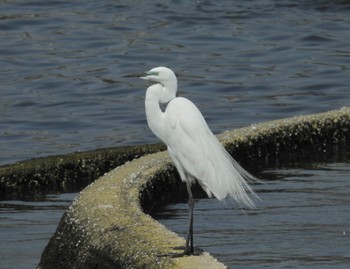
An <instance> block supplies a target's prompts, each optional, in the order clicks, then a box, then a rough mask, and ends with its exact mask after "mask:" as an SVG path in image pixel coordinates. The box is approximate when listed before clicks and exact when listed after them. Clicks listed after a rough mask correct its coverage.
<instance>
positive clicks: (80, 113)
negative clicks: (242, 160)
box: [0, 0, 350, 268]
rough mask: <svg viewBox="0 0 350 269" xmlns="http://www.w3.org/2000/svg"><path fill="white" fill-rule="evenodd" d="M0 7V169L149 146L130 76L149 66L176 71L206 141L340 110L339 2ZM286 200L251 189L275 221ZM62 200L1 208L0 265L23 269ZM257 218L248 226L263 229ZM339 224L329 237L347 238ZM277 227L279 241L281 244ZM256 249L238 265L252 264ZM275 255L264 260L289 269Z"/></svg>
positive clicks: (342, 40)
mask: <svg viewBox="0 0 350 269" xmlns="http://www.w3.org/2000/svg"><path fill="white" fill-rule="evenodd" d="M0 10H1V11H0V40H1V42H0V43H1V46H0V91H1V95H0V165H2V164H6V163H12V162H16V161H19V160H24V159H30V158H34V157H41V156H47V155H57V154H64V153H70V152H72V151H81V150H88V149H96V148H101V147H109V146H122V145H133V144H142V143H153V142H158V140H157V139H156V138H155V137H154V136H153V135H152V133H151V132H150V130H149V129H148V126H147V124H146V120H145V114H144V104H143V102H144V94H145V88H146V86H147V85H146V84H145V82H144V81H141V80H138V79H134V78H130V77H126V75H128V74H133V73H139V72H142V71H145V70H148V69H150V68H152V67H155V66H159V65H165V66H169V67H171V68H173V69H174V70H175V71H176V72H177V74H178V76H179V80H180V82H179V86H180V95H182V96H185V97H188V98H190V99H191V100H193V101H194V102H195V103H196V104H197V105H198V107H199V108H200V109H201V110H202V112H203V114H204V116H205V117H206V119H207V121H208V123H209V125H210V127H211V128H212V130H213V131H214V132H215V133H220V132H222V131H225V130H228V129H234V128H238V127H242V126H246V125H249V124H252V123H257V122H262V121H267V120H272V119H277V118H283V117H289V116H294V115H300V114H309V113H316V112H322V111H327V110H330V109H338V108H340V107H343V106H347V105H349V101H350V91H349V73H350V71H349V70H350V64H349V59H350V58H349V57H350V49H349V48H350V34H349V33H350V31H349V30H350V29H349V28H350V16H349V13H350V4H349V2H348V1H341V0H336V1H311V0H310V1H292V0H278V1H277V0H275V1H273V0H261V1H260V0H259V1H257V0H254V1H229V0H226V1H201V0H198V1H197V0H193V1H180V0H178V1H176V0H165V1H161V2H155V1H136V0H131V1H107V0H101V1H91V0H90V1H89V0H86V1H79V0H76V1H68V2H67V1H62V0H56V1H34V0H26V1H24V0H14V1H0ZM276 182H277V181H276ZM276 184H277V183H276ZM281 184H282V183H281ZM269 186H272V185H269ZM274 186H277V185H274ZM282 194H286V193H279V192H276V193H274V192H271V193H261V195H262V196H263V198H264V201H263V202H262V203H263V204H262V206H264V208H265V209H264V210H265V211H268V209H269V208H275V209H274V210H275V212H276V216H279V215H277V213H278V214H284V213H285V212H284V211H283V210H288V208H289V207H288V205H284V207H281V208H279V205H280V203H281V202H283V203H287V202H288V201H289V200H286V199H285V197H286V196H283V199H282V197H280V199H278V195H282ZM287 194H288V196H287V197H288V199H291V200H290V201H289V202H292V201H293V199H292V198H291V197H290V196H289V195H290V194H291V193H289V192H288V193H287ZM267 195H271V198H269V197H266V196H267ZM73 196H74V195H73ZM71 198H72V197H69V198H67V199H66V198H63V200H64V201H63V202H62V203H61V202H60V201H59V202H56V201H52V199H53V198H52V197H49V198H48V199H49V200H50V201H49V202H47V201H41V202H23V201H17V202H11V203H10V202H6V201H5V202H2V211H1V218H2V221H1V225H2V226H1V229H2V231H1V235H0V236H1V246H2V248H1V252H0V256H1V258H2V267H3V266H5V264H8V265H9V268H14V267H16V268H20V267H21V266H23V267H22V268H33V265H34V264H36V263H37V261H38V260H39V257H40V254H41V252H42V250H43V247H44V246H45V245H46V243H47V240H48V238H49V237H50V235H51V233H52V232H53V231H54V229H55V227H56V225H57V223H58V219H59V218H60V216H61V215H62V210H63V208H65V206H66V204H68V201H69V200H70V199H71ZM272 198H275V199H276V200H271V199H272ZM57 199H58V200H60V199H61V198H59V197H58V198H57ZM272 201H273V202H274V204H272ZM211 202H213V203H214V205H210V204H207V205H206V206H207V207H208V208H210V207H211V206H214V207H215V206H217V207H220V208H222V205H221V204H217V203H216V202H214V201H212V200H203V201H200V202H199V205H198V206H200V205H201V203H204V205H205V204H206V203H211ZM12 203H13V204H12ZM45 203H49V204H50V206H46V205H45ZM264 203H271V204H270V205H269V204H264ZM198 209H199V210H200V208H198V207H197V210H198ZM230 210H231V209H230ZM339 210H344V211H345V210H346V208H345V209H344V207H343V206H341V204H340V205H339ZM230 212H231V211H230ZM233 212H235V214H236V215H242V212H240V211H233ZM257 214H262V213H257ZM266 214H267V215H268V213H266ZM246 215H247V218H246V221H247V222H248V219H249V217H250V212H246ZM322 216H323V215H320V216H319V217H320V218H321V217H322ZM258 217H259V216H257V218H258ZM270 217H271V216H270ZM234 219H235V220H236V219H237V218H234ZM258 220H259V221H257V222H256V223H255V226H254V229H257V228H259V229H267V230H266V231H269V230H268V228H269V226H266V227H265V226H261V224H260V221H261V219H260V218H259V219H258ZM321 220H322V218H321ZM241 221H242V219H240V220H237V223H236V224H235V225H240V224H239V223H241ZM197 225H198V224H197ZM247 225H248V224H247ZM250 225H252V224H250ZM272 228H273V227H272ZM254 229H252V230H251V231H249V232H254ZM180 230H182V229H180ZM341 230H344V229H342V228H341V227H340V228H339V233H338V232H337V233H336V232H334V233H333V234H334V235H335V236H336V238H338V239H341V238H347V237H346V236H347V233H346V236H345V237H344V236H343V237H342V236H341V235H340V234H341V232H342V231H341ZM235 231H237V230H235ZM259 231H260V230H259ZM337 231H338V230H337ZM197 232H198V231H197ZM261 232H262V231H261ZM272 232H273V233H274V234H275V233H277V232H279V231H278V230H277V231H275V230H274V231H272ZM284 232H285V234H286V235H285V234H283V233H282V234H279V237H277V239H278V240H277V239H276V240H277V241H278V242H280V241H283V242H284V243H283V244H288V241H285V240H282V239H283V238H284V237H283V236H287V235H288V233H289V230H284ZM311 232H314V231H311ZM277 234H278V233H277ZM10 235H15V237H13V238H14V239H12V237H11V236H10ZM316 235H317V234H316ZM316 235H315V234H314V233H311V236H316ZM326 235H327V236H328V235H329V233H328V232H327V233H326ZM244 236H246V234H244ZM264 236H265V237H266V238H267V239H268V238H269V237H271V236H268V234H264ZM254 238H256V240H259V239H260V240H261V237H258V236H255V237H254ZM293 238H294V237H293ZM236 239H237V238H236ZM243 239H244V238H243ZM267 239H266V240H267ZM250 241H252V240H250ZM250 241H249V240H246V242H248V243H250ZM278 242H277V243H278ZM316 242H317V241H316ZM336 242H337V243H338V241H336ZM275 244H276V242H275ZM202 245H204V247H205V244H202ZM3 246H4V247H3ZM254 246H255V245H254ZM268 246H270V245H268ZM260 247H261V248H262V249H260V250H259V249H257V252H259V251H266V253H274V252H272V251H270V250H266V249H265V250H264V249H263V248H264V246H263V245H261V246H260ZM271 247H272V248H273V250H276V249H277V250H279V248H278V247H277V246H276V245H273V244H272V245H271ZM335 247H336V245H334V246H332V249H334V248H335ZM265 248H266V246H265ZM241 249H242V241H241V242H240V244H239V247H237V251H240V250H241ZM252 249H253V250H254V248H250V247H249V248H248V247H247V249H246V251H247V252H248V254H249V255H248V257H247V260H248V261H247V262H246V263H248V264H249V263H252V266H253V267H254V264H255V263H254V262H255V261H254V259H255V258H254V257H253V258H252V255H250V254H251V251H252ZM283 249H284V248H282V249H281V251H282V250H283ZM207 250H208V251H212V249H207ZM221 251H222V249H221ZM213 253H214V254H215V251H213ZM292 253H296V252H295V251H293V252H292ZM216 254H219V253H216ZM296 254H297V253H296ZM296 254H295V255H296ZM302 254H303V252H302ZM254 255H255V254H254ZM254 255H253V256H254ZM284 255H285V253H280V252H277V254H276V257H271V256H268V255H267V254H266V255H265V256H264V257H265V258H266V257H267V258H268V259H272V260H277V262H276V263H275V264H277V265H276V266H278V264H279V263H282V264H286V263H287V262H288V261H289V262H290V265H291V266H292V267H293V265H294V264H293V261H290V260H288V259H286V263H283V257H285V256H284ZM340 255H342V254H340ZM3 256H4V257H5V258H6V259H5V258H4V259H3ZM305 256H306V257H311V255H304V256H301V257H305ZM232 257H233V258H232V259H234V260H235V262H237V261H238V262H239V261H242V263H244V257H246V256H241V255H238V256H232ZM281 257H282V258H281ZM287 257H289V256H287ZM336 257H342V256H336ZM19 259H21V261H19ZM256 259H257V260H259V258H256ZM300 259H301V258H300V256H298V255H296V256H295V259H294V262H296V263H297V262H298V261H299V260H300ZM5 260H6V261H5ZM3 261H5V262H3ZM17 261H18V262H17ZM346 261H347V260H346ZM262 263H263V264H265V262H264V260H262ZM320 263H322V260H321V261H320ZM325 263H326V262H325ZM255 265H256V264H255ZM332 268H334V267H332Z"/></svg>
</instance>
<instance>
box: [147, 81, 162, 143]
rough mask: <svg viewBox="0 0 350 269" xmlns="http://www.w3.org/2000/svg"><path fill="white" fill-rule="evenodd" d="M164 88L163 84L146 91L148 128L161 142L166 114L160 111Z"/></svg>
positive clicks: (155, 85)
mask: <svg viewBox="0 0 350 269" xmlns="http://www.w3.org/2000/svg"><path fill="white" fill-rule="evenodd" d="M162 91H163V86H162V85H161V84H154V85H152V86H150V87H148V89H147V91H146V99H145V108H146V117H147V123H148V126H149V127H150V128H151V130H152V132H153V133H154V134H155V135H156V136H157V137H158V138H160V139H161V140H163V139H162V137H161V134H163V133H164V132H163V128H164V127H163V126H164V124H163V121H164V113H163V111H162V110H161V109H160V106H159V103H160V100H159V97H161V96H162Z"/></svg>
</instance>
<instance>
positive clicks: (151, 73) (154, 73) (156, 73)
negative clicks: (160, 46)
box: [147, 71, 159, 76]
mask: <svg viewBox="0 0 350 269" xmlns="http://www.w3.org/2000/svg"><path fill="white" fill-rule="evenodd" d="M158 75H159V72H155V71H149V72H147V76H158Z"/></svg>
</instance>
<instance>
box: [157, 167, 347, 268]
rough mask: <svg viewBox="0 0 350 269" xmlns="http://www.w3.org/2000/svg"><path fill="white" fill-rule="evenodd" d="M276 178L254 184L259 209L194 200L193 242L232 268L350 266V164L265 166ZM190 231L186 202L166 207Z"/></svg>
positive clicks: (176, 224)
mask: <svg viewBox="0 0 350 269" xmlns="http://www.w3.org/2000/svg"><path fill="white" fill-rule="evenodd" d="M263 175H264V177H265V178H269V179H271V178H274V179H275V180H273V181H269V182H267V183H266V184H263V185H259V186H256V190H257V192H258V194H259V196H260V197H261V198H262V201H260V202H258V203H257V206H258V207H257V209H256V210H244V211H243V210H241V209H239V208H237V206H235V205H234V204H233V203H230V202H227V203H226V204H223V203H221V202H219V201H217V200H215V199H201V200H198V201H197V203H196V205H195V215H194V234H195V237H194V241H195V244H196V245H197V246H199V247H200V248H202V249H203V250H205V251H208V252H210V253H211V254H212V255H214V256H215V257H216V258H218V260H220V261H222V262H224V263H225V264H226V265H228V266H229V267H230V268H329V269H330V268H344V269H346V268H349V266H350V208H349V204H350V196H349V193H350V178H349V175H350V166H349V164H348V163H333V164H318V165H316V164H315V165H314V167H310V168H303V169H301V168H295V169H278V170H271V171H265V172H264V173H263ZM158 219H159V221H160V222H162V223H163V224H165V225H166V226H167V227H168V228H169V229H171V230H173V231H175V232H177V233H179V234H180V235H182V236H184V237H185V235H186V231H187V223H188V221H187V219H188V205H187V204H186V203H179V204H175V205H170V206H167V207H166V208H165V209H164V210H163V211H162V212H161V213H160V214H159V215H158Z"/></svg>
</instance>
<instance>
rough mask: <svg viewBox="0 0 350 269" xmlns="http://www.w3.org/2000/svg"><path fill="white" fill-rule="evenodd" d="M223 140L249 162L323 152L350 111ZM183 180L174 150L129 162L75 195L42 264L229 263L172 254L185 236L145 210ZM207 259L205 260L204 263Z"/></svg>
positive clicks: (346, 124)
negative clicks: (174, 160) (173, 158)
mask: <svg viewBox="0 0 350 269" xmlns="http://www.w3.org/2000/svg"><path fill="white" fill-rule="evenodd" d="M220 139H221V140H222V141H223V143H224V144H225V146H226V147H227V148H228V149H229V151H230V152H232V153H234V156H235V158H236V159H238V160H240V161H241V162H243V163H246V164H250V165H252V164H262V165H264V164H270V163H271V162H272V163H273V162H280V161H281V160H283V158H284V156H285V155H289V156H290V155H293V156H298V157H297V158H298V160H299V159H300V156H306V153H307V152H312V153H313V154H312V155H307V156H315V155H322V154H324V153H325V152H328V151H330V150H336V149H337V147H338V149H339V148H342V147H343V146H344V145H346V144H347V143H348V141H349V139H350V109H349V108H343V109H341V110H337V111H332V112H328V113H323V114H318V115H311V116H301V117H295V118H291V119H285V120H280V121H273V122H268V123H263V124H258V125H254V126H250V127H247V128H243V129H239V130H235V131H231V132H226V133H224V134H222V135H220ZM181 186H182V185H181V183H180V180H179V179H178V178H177V174H176V172H175V171H174V169H173V167H172V166H171V164H170V160H169V158H168V156H167V153H166V152H160V153H156V154H151V155H147V156H145V157H141V158H140V159H137V160H134V161H132V162H129V163H126V164H124V165H122V166H120V167H119V168H117V169H115V170H113V171H111V172H110V173H108V174H106V175H105V176H103V177H101V178H100V179H98V180H97V181H95V182H94V183H92V184H91V185H90V186H89V187H87V188H86V189H85V190H84V191H83V192H82V193H81V194H80V196H79V197H78V198H77V199H76V200H75V201H74V203H73V204H72V205H71V206H70V208H69V209H68V210H67V212H66V213H65V215H64V217H63V218H62V220H61V223H60V224H59V227H58V229H57V231H56V233H55V234H54V235H53V237H52V238H51V240H50V242H49V244H48V246H47V247H46V249H45V251H44V253H43V256H42V259H41V262H40V265H39V267H38V268H40V269H44V268H52V269H54V268H88V269H89V268H224V265H222V264H220V263H218V262H217V261H215V259H214V258H212V257H211V256H209V255H208V254H205V255H201V256H192V257H184V258H169V257H167V256H164V254H167V253H169V252H174V251H175V250H174V249H173V247H176V246H180V245H183V244H184V239H182V238H179V237H178V236H177V235H176V234H175V233H173V232H170V231H168V230H167V229H166V228H165V227H164V226H163V225H161V224H159V223H158V222H156V221H155V220H153V219H152V218H151V217H150V216H149V215H147V214H144V213H143V211H144V210H146V211H152V209H153V208H154V207H157V205H158V203H163V202H164V200H167V199H169V197H168V196H169V195H170V194H171V193H172V190H176V191H180V192H181ZM203 264H205V266H203Z"/></svg>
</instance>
